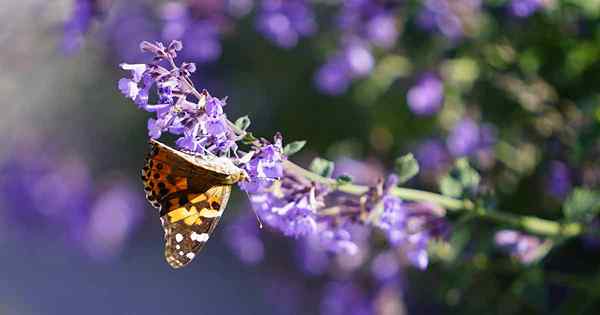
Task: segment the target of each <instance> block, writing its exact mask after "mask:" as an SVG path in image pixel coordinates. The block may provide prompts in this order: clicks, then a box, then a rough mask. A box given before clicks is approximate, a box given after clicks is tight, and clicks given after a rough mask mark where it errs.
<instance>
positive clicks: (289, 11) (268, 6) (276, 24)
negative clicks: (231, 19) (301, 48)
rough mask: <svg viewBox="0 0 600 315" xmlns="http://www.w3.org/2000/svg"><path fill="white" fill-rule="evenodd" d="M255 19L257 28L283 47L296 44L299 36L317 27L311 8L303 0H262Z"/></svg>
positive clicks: (308, 33)
mask: <svg viewBox="0 0 600 315" xmlns="http://www.w3.org/2000/svg"><path fill="white" fill-rule="evenodd" d="M256 19H257V26H256V27H257V28H258V30H259V31H260V32H261V33H263V34H264V35H265V37H267V38H268V39H269V40H271V41H272V42H273V43H275V44H277V45H278V46H280V47H283V48H291V47H294V46H296V44H297V43H298V40H299V39H300V38H301V37H307V36H310V35H312V34H313V33H314V32H315V31H316V29H317V24H316V22H315V17H314V14H313V12H312V8H311V7H310V6H309V4H308V3H307V2H306V1H305V0H263V1H262V4H261V6H260V9H259V12H258V14H257V17H256Z"/></svg>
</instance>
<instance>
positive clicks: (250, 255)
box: [225, 214, 265, 265]
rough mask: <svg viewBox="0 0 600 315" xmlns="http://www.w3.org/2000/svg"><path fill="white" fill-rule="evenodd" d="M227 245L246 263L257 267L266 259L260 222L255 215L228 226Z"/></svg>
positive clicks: (241, 218) (239, 219)
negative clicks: (260, 235) (259, 228)
mask: <svg viewBox="0 0 600 315" xmlns="http://www.w3.org/2000/svg"><path fill="white" fill-rule="evenodd" d="M225 235H226V236H227V244H228V245H229V248H230V249H231V250H232V251H233V253H234V254H235V255H236V256H237V257H238V258H239V259H240V260H241V261H242V262H244V263H246V264H250V265H255V264H258V263H260V262H261V261H262V260H263V258H264V251H265V250H264V244H263V242H262V240H261V239H260V237H259V230H258V222H257V221H256V218H255V217H254V215H251V214H247V215H243V216H240V217H238V218H236V220H235V221H234V222H233V223H230V224H229V225H228V226H227V233H226V234H225Z"/></svg>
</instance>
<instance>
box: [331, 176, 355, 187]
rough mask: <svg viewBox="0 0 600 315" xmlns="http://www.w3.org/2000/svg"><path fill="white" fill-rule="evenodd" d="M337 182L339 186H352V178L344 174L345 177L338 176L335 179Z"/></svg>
mask: <svg viewBox="0 0 600 315" xmlns="http://www.w3.org/2000/svg"><path fill="white" fill-rule="evenodd" d="M335 181H336V184H337V185H338V186H342V185H345V184H350V183H352V176H350V175H346V174H343V175H340V176H338V177H337V178H336V179H335Z"/></svg>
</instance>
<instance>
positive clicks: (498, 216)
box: [284, 161, 583, 237]
mask: <svg viewBox="0 0 600 315" xmlns="http://www.w3.org/2000/svg"><path fill="white" fill-rule="evenodd" d="M284 167H285V168H286V169H287V170H288V171H291V172H293V173H295V174H298V175H300V176H302V177H304V178H306V179H308V180H311V181H313V182H316V183H320V184H324V185H328V186H330V187H335V189H336V190H338V191H340V192H344V193H347V194H352V195H362V194H364V193H366V192H367V191H368V189H369V188H368V187H366V186H361V185H356V184H343V185H338V183H337V182H336V181H335V180H334V179H332V178H327V177H323V176H320V175H318V174H315V173H313V172H311V171H309V170H306V169H304V168H302V167H300V166H298V165H296V164H294V163H292V162H290V161H285V162H284ZM391 192H392V194H394V195H395V196H397V197H399V198H401V199H403V200H409V201H426V202H431V203H435V204H437V205H439V206H440V207H442V208H444V209H446V210H449V211H457V212H465V213H470V214H473V215H475V216H478V217H480V218H483V219H486V220H490V221H493V222H496V223H501V224H505V225H507V226H510V227H513V228H517V229H520V230H523V231H526V232H529V233H532V234H537V235H542V236H561V237H573V236H577V235H579V234H581V233H582V232H583V227H582V226H581V224H577V223H560V222H556V221H552V220H547V219H542V218H538V217H533V216H521V215H516V214H511V213H507V212H502V211H497V210H490V209H485V208H481V207H476V205H475V203H474V202H473V201H471V200H468V199H466V200H461V199H455V198H451V197H447V196H443V195H440V194H436V193H432V192H428V191H422V190H417V189H410V188H401V187H395V188H393V189H392V190H391Z"/></svg>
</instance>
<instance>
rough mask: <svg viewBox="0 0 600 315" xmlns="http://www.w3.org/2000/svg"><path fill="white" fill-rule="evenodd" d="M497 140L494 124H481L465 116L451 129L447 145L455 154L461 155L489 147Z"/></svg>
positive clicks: (456, 155)
mask: <svg viewBox="0 0 600 315" xmlns="http://www.w3.org/2000/svg"><path fill="white" fill-rule="evenodd" d="M495 141H496V134H495V129H494V128H493V127H492V125H489V124H484V125H482V126H480V125H478V124H477V123H476V122H475V121H474V120H472V119H470V118H463V119H461V120H460V121H458V122H457V123H456V125H454V128H453V129H452V130H451V131H450V134H449V135H448V139H447V140H446V146H447V147H448V151H450V153H451V154H452V155H453V156H455V157H461V156H468V155H471V154H474V153H476V152H477V151H478V150H483V149H489V148H490V147H491V146H492V145H493V144H494V143H495Z"/></svg>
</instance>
